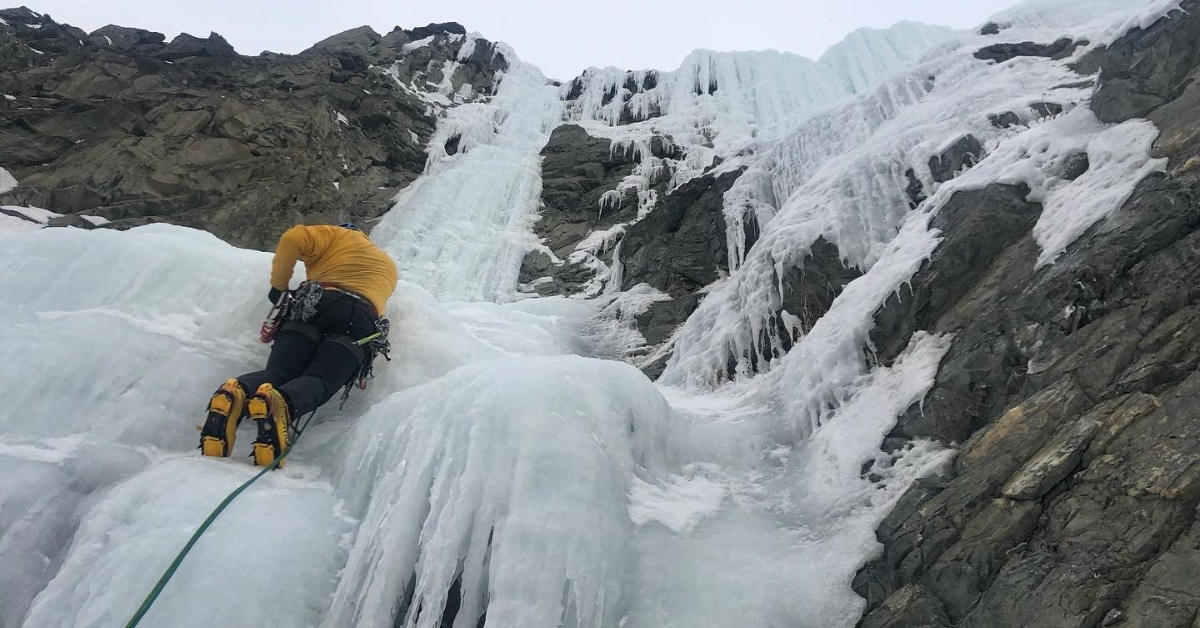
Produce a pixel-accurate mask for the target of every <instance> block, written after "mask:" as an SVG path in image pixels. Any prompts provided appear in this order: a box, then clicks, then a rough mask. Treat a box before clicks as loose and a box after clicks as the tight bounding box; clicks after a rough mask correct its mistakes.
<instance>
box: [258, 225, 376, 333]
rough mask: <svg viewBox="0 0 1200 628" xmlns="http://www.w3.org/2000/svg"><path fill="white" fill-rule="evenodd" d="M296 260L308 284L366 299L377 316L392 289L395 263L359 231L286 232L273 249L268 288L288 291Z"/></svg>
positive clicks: (299, 228) (327, 228) (325, 227)
mask: <svg viewBox="0 0 1200 628" xmlns="http://www.w3.org/2000/svg"><path fill="white" fill-rule="evenodd" d="M296 260H300V261H303V262H304V268H305V270H306V271H307V274H308V279H309V281H316V282H320V283H321V284H325V285H327V286H334V287H337V288H341V289H344V290H349V291H350V292H354V293H356V294H359V295H361V296H363V297H366V299H367V300H368V301H370V302H371V304H372V305H374V306H375V313H376V314H378V315H379V316H383V311H384V307H385V306H386V305H387V300H388V297H390V296H392V292H394V291H395V290H396V281H397V274H396V263H395V262H393V261H392V258H391V257H389V256H388V254H387V253H384V252H383V251H381V250H379V247H377V246H375V244H374V243H372V242H371V240H370V239H369V238H367V236H366V234H364V233H362V232H361V231H355V230H353V229H346V228H343V227H334V226H331V225H314V226H307V225H297V226H295V227H292V228H291V229H288V230H287V231H286V232H284V234H283V236H282V237H280V238H279V246H278V247H276V249H275V261H274V262H273V263H272V265H271V287H273V288H275V289H276V290H287V289H288V282H289V281H291V279H292V271H293V269H294V268H295V266H296Z"/></svg>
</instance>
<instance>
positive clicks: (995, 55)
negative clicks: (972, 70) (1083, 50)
mask: <svg viewBox="0 0 1200 628" xmlns="http://www.w3.org/2000/svg"><path fill="white" fill-rule="evenodd" d="M1086 43H1087V42H1082V41H1079V42H1076V41H1071V40H1070V39H1069V38H1063V39H1059V40H1058V41H1056V42H1054V43H1052V44H1037V43H1034V42H1032V41H1024V42H1021V43H1017V44H992V45H991V46H987V47H985V48H981V49H979V50H978V51H976V52H975V58H976V59H981V60H983V61H995V62H996V63H1004V62H1005V61H1010V60H1012V59H1016V58H1017V57H1050V58H1053V59H1065V58H1066V57H1069V56H1071V53H1073V52H1075V49H1076V48H1078V47H1079V46H1081V45H1084V44H1086Z"/></svg>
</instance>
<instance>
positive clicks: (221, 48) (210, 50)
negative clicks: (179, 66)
mask: <svg viewBox="0 0 1200 628" xmlns="http://www.w3.org/2000/svg"><path fill="white" fill-rule="evenodd" d="M236 56H238V54H237V51H235V50H234V49H233V46H231V45H229V42H227V41H225V38H224V37H221V36H220V35H218V34H216V33H210V34H209V36H208V37H207V38H204V39H201V38H199V37H194V36H192V35H189V34H187V33H180V34H179V35H177V36H176V37H175V39H172V40H171V43H170V44H167V47H166V49H164V50H163V51H162V52H160V53H158V57H159V58H160V59H163V60H165V61H174V60H177V59H185V58H188V57H236Z"/></svg>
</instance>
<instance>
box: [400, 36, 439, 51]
mask: <svg viewBox="0 0 1200 628" xmlns="http://www.w3.org/2000/svg"><path fill="white" fill-rule="evenodd" d="M432 43H433V35H430V36H429V37H426V38H424V39H418V40H416V41H410V42H408V43H407V44H404V45H403V46H400V54H408V53H410V52H412V51H414V50H416V49H417V48H424V47H425V46H428V45H429V44H432Z"/></svg>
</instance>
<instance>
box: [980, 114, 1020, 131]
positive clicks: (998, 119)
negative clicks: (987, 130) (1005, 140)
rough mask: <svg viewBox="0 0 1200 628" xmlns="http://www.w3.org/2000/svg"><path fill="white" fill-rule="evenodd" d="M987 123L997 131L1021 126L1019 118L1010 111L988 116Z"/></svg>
mask: <svg viewBox="0 0 1200 628" xmlns="http://www.w3.org/2000/svg"><path fill="white" fill-rule="evenodd" d="M988 122H991V123H992V126H994V127H996V128H997V129H1008V128H1011V127H1014V126H1017V125H1019V124H1021V118H1020V117H1019V116H1017V114H1015V113H1013V112H1011V111H1005V112H1004V113H1001V114H991V115H988Z"/></svg>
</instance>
